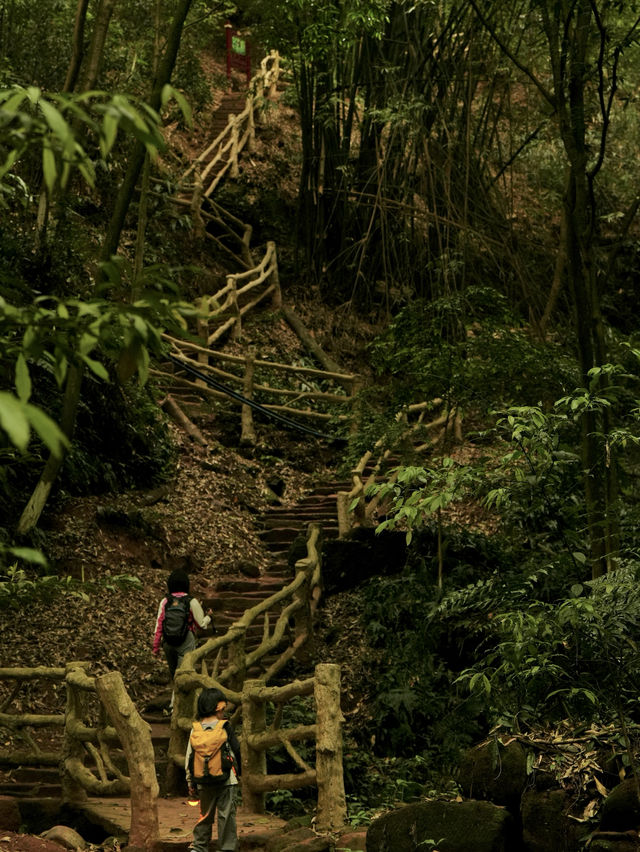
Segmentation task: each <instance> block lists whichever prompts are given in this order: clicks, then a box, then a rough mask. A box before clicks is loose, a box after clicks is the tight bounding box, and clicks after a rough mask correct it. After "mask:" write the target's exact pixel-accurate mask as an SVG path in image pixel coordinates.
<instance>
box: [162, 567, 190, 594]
mask: <svg viewBox="0 0 640 852" xmlns="http://www.w3.org/2000/svg"><path fill="white" fill-rule="evenodd" d="M189 588H190V586H189V575H188V574H187V572H186V571H183V570H182V568H176V569H175V571H172V572H171V573H170V574H169V576H168V578H167V589H168V590H169V594H170V595H172V594H173V593H174V592H186V593H187V594H189Z"/></svg>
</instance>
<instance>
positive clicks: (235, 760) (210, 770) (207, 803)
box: [185, 689, 241, 852]
mask: <svg viewBox="0 0 640 852" xmlns="http://www.w3.org/2000/svg"><path fill="white" fill-rule="evenodd" d="M226 706H227V700H226V698H225V697H224V695H223V693H222V692H221V691H220V690H219V689H203V690H202V692H201V693H200V695H199V697H198V709H197V715H196V721H195V722H194V723H193V727H192V729H191V735H190V737H189V744H188V746H187V753H186V756H185V772H186V776H187V784H188V787H189V795H190V796H194V797H195V796H197V798H199V799H200V819H199V820H198V822H197V823H196V825H195V827H194V829H193V843H192V844H191V846H190V847H189V852H208V850H209V843H210V841H211V833H212V826H213V821H214V820H215V817H216V811H217V814H218V849H219V850H220V852H235V850H236V848H237V846H238V830H237V826H236V794H237V790H238V775H240V772H241V758H240V742H239V741H238V738H237V736H236V734H235V733H234V731H233V728H232V727H231V724H230V723H229V722H228V721H225V720H224V718H223V714H224V711H225V708H226Z"/></svg>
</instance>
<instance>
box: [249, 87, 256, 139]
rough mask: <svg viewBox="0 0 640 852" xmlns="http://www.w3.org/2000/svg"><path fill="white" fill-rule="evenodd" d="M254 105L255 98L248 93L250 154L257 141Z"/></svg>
mask: <svg viewBox="0 0 640 852" xmlns="http://www.w3.org/2000/svg"><path fill="white" fill-rule="evenodd" d="M254 105H255V98H254V97H253V95H252V94H251V93H249V95H247V106H248V107H249V117H248V122H249V136H248V138H247V151H248V152H249V153H250V154H251V153H252V151H253V149H254V147H255V141H256V124H255V118H254V115H253V109H254Z"/></svg>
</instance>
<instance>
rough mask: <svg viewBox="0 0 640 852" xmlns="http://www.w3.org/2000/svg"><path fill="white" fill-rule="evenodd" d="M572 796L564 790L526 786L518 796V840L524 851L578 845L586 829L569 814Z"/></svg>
mask: <svg viewBox="0 0 640 852" xmlns="http://www.w3.org/2000/svg"><path fill="white" fill-rule="evenodd" d="M572 800H573V797H572V796H571V795H570V794H569V793H568V792H567V791H565V790H544V791H538V790H527V791H526V792H525V793H524V795H523V796H522V843H523V848H524V850H525V852H549V850H551V849H553V850H554V852H556V850H557V852H564V850H567V851H568V850H574V849H579V848H581V847H580V840H581V839H582V838H584V837H586V835H587V834H588V833H589V830H588V828H587V826H586V825H585V824H584V823H579V822H576V821H575V820H572V819H570V818H569V816H568V813H569V810H570V807H571V803H572Z"/></svg>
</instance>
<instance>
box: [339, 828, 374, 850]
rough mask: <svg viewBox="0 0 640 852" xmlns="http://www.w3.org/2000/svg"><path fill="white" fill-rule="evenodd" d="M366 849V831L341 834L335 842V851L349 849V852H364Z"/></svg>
mask: <svg viewBox="0 0 640 852" xmlns="http://www.w3.org/2000/svg"><path fill="white" fill-rule="evenodd" d="M366 848H367V832H366V831H362V830H360V831H357V830H354V831H347V832H346V833H345V834H341V835H340V837H338V839H337V841H336V850H341V849H349V850H351V852H366Z"/></svg>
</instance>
